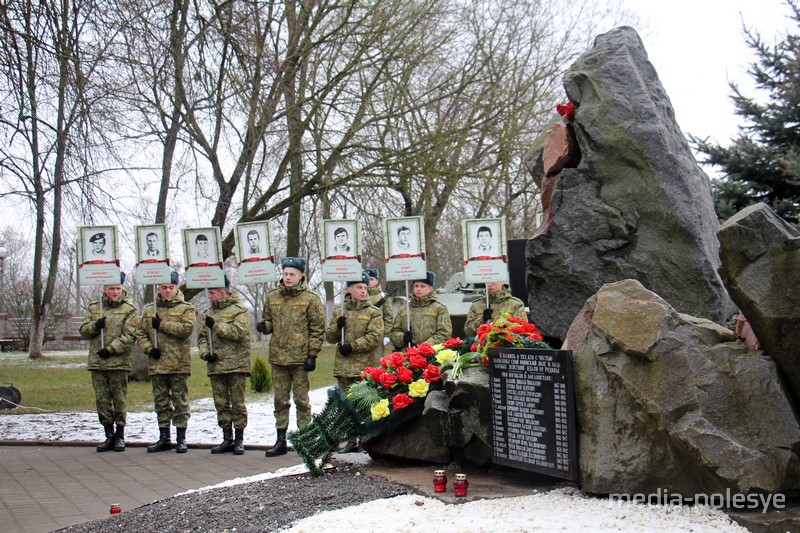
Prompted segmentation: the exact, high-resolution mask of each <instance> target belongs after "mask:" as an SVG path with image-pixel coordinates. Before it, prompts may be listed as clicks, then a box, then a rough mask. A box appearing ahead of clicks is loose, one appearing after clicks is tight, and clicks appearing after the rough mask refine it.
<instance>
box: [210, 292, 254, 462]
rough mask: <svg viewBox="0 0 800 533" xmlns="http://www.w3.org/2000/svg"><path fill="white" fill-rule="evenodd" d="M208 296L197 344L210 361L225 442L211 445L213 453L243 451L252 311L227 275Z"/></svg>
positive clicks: (212, 383) (240, 452)
mask: <svg viewBox="0 0 800 533" xmlns="http://www.w3.org/2000/svg"><path fill="white" fill-rule="evenodd" d="M208 298H209V300H211V308H210V309H209V310H208V311H206V317H205V320H204V324H203V327H202V328H201V330H200V334H199V335H198V337H197V348H198V349H199V350H200V358H201V359H203V360H204V361H206V362H208V377H209V378H210V379H211V391H212V393H213V396H214V407H215V408H216V409H217V423H218V424H219V427H221V428H222V442H221V443H220V445H219V446H215V447H214V448H211V453H225V452H230V451H232V452H233V454H234V455H242V454H243V453H244V428H245V427H247V406H246V405H245V403H244V391H245V385H246V384H247V376H249V375H250V312H249V311H248V310H247V308H246V307H244V306H243V305H242V303H241V302H242V301H241V299H240V298H239V296H238V295H236V294H232V293H231V292H230V281H229V280H228V276H225V286H224V287H219V288H215V289H208ZM209 332H211V344H210V345H209V342H208V336H209ZM232 426H233V427H232ZM234 428H235V435H234Z"/></svg>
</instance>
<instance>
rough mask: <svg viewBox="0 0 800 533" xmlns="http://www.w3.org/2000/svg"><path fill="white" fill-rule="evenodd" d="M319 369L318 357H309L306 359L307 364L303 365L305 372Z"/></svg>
mask: <svg viewBox="0 0 800 533" xmlns="http://www.w3.org/2000/svg"><path fill="white" fill-rule="evenodd" d="M316 368H317V356H316V355H309V356H308V357H306V362H305V363H303V370H305V371H306V372H313V371H314V370H316Z"/></svg>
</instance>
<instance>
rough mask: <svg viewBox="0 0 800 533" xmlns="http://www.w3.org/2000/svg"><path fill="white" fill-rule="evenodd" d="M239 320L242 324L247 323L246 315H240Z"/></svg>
mask: <svg viewBox="0 0 800 533" xmlns="http://www.w3.org/2000/svg"><path fill="white" fill-rule="evenodd" d="M239 322H241V323H242V324H247V316H246V315H242V316H240V317H239Z"/></svg>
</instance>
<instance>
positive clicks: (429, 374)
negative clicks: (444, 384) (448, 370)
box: [422, 365, 442, 383]
mask: <svg viewBox="0 0 800 533" xmlns="http://www.w3.org/2000/svg"><path fill="white" fill-rule="evenodd" d="M422 379H424V380H425V381H427V382H428V383H431V382H433V381H439V380H440V379H442V375H441V374H440V373H439V367H438V366H436V365H428V368H426V369H425V370H423V371H422Z"/></svg>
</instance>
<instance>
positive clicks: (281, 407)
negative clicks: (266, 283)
mask: <svg viewBox="0 0 800 533" xmlns="http://www.w3.org/2000/svg"><path fill="white" fill-rule="evenodd" d="M281 267H282V268H283V276H282V279H281V281H280V285H279V286H278V287H277V288H275V289H272V290H271V291H269V293H267V301H266V303H265V304H264V314H263V315H262V316H263V317H264V320H263V321H262V322H259V323H258V325H257V326H256V329H257V330H258V332H259V333H263V334H268V333H272V337H271V338H270V340H269V362H270V366H271V367H272V384H273V386H274V387H275V429H276V430H277V433H278V437H277V439H276V441H275V445H274V446H273V447H272V448H270V449H269V450H267V452H266V456H267V457H274V456H277V455H283V454H285V453H286V452H287V446H286V429H287V428H288V427H289V408H290V407H291V403H290V397H291V395H292V391H294V405H295V409H296V410H297V426H298V427H302V426H304V425H306V424H308V423H309V422H310V421H311V403H310V402H309V399H308V388H309V385H308V372H313V371H314V369H316V367H317V355H318V354H319V351H320V349H322V341H323V338H324V336H325V308H324V307H323V305H322V300H321V299H320V297H319V296H317V295H316V294H315V293H313V292H311V290H309V288H308V282H307V281H306V278H305V271H306V260H305V259H303V258H302V257H285V258H284V259H283V261H281Z"/></svg>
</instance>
